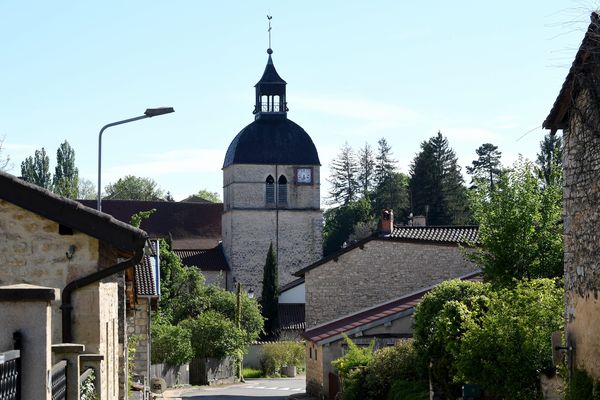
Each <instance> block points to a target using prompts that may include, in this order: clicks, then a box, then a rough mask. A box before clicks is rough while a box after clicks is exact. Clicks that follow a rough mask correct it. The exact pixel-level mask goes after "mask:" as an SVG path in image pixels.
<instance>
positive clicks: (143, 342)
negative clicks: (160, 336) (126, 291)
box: [127, 299, 149, 382]
mask: <svg viewBox="0 0 600 400" xmlns="http://www.w3.org/2000/svg"><path fill="white" fill-rule="evenodd" d="M127 336H128V338H131V337H132V336H136V337H137V338H138V342H137V346H136V349H135V355H134V357H133V363H134V367H133V371H134V373H135V374H137V375H144V376H146V375H147V366H148V362H149V360H148V300H147V299H138V300H137V302H136V304H135V310H134V311H132V312H130V313H129V316H128V318H127ZM129 340H131V339H129ZM147 382H149V381H148V380H147Z"/></svg>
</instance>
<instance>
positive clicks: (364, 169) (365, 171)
mask: <svg viewBox="0 0 600 400" xmlns="http://www.w3.org/2000/svg"><path fill="white" fill-rule="evenodd" d="M374 183H375V159H374V158H373V149H372V148H371V146H370V145H369V144H368V143H365V145H364V147H362V148H361V149H360V150H359V151H358V184H359V187H360V192H361V194H362V196H363V197H365V198H366V197H369V196H370V193H371V191H372V190H373V186H374Z"/></svg>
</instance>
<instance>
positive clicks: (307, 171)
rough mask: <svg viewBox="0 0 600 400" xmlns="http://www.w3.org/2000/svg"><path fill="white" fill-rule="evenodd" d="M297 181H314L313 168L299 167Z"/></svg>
mask: <svg viewBox="0 0 600 400" xmlns="http://www.w3.org/2000/svg"><path fill="white" fill-rule="evenodd" d="M296 182H297V183H312V168H298V169H297V170H296Z"/></svg>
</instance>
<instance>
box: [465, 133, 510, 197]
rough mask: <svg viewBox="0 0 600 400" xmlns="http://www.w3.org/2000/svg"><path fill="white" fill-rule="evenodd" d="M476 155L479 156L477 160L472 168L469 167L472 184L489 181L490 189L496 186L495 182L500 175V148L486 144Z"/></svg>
mask: <svg viewBox="0 0 600 400" xmlns="http://www.w3.org/2000/svg"><path fill="white" fill-rule="evenodd" d="M475 153H477V155H478V156H479V158H478V159H477V160H473V163H472V165H471V166H470V167H467V173H468V174H469V175H472V178H471V183H475V181H477V180H479V181H487V182H488V183H489V186H490V188H492V187H493V186H494V182H495V181H496V179H497V178H498V175H500V167H501V165H500V156H502V153H501V152H500V151H498V146H494V145H493V144H491V143H484V144H482V145H481V146H479V148H478V149H477V150H475Z"/></svg>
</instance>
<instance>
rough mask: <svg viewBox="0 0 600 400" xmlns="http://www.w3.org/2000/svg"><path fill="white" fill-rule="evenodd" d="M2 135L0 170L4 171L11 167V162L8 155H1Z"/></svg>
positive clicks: (1, 149) (1, 150) (1, 141)
mask: <svg viewBox="0 0 600 400" xmlns="http://www.w3.org/2000/svg"><path fill="white" fill-rule="evenodd" d="M4 138H5V137H4V136H2V138H0V171H6V170H7V169H10V168H12V165H11V162H10V156H8V155H7V156H3V155H2V152H3V147H4Z"/></svg>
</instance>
